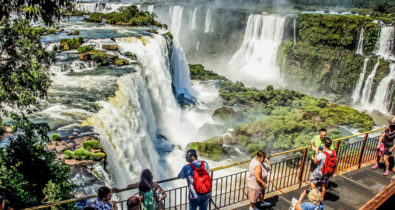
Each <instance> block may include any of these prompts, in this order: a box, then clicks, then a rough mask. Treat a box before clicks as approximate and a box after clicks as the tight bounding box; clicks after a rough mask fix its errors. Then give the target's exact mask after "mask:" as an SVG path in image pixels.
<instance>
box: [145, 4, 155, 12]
mask: <svg viewBox="0 0 395 210" xmlns="http://www.w3.org/2000/svg"><path fill="white" fill-rule="evenodd" d="M154 9H155V6H154V5H153V4H150V5H148V8H147V11H148V12H149V13H150V14H152V13H153V12H154Z"/></svg>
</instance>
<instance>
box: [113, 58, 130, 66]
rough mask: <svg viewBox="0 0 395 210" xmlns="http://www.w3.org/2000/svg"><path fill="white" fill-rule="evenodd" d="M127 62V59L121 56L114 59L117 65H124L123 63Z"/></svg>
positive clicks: (126, 63)
mask: <svg viewBox="0 0 395 210" xmlns="http://www.w3.org/2000/svg"><path fill="white" fill-rule="evenodd" d="M128 64H129V61H128V60H126V59H123V58H120V59H116V60H115V65H117V66H124V65H128Z"/></svg>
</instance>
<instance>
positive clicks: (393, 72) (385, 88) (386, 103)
mask: <svg viewBox="0 0 395 210" xmlns="http://www.w3.org/2000/svg"><path fill="white" fill-rule="evenodd" d="M394 81H395V63H391V64H390V73H389V74H388V76H386V77H384V78H383V79H382V80H381V81H380V84H379V86H378V87H377V91H376V94H375V96H374V99H373V102H372V104H373V105H374V106H375V108H376V109H377V110H380V111H382V112H387V110H389V108H390V105H391V99H392V98H391V96H392V93H393V90H391V89H390V88H391V84H392V83H393V82H394Z"/></svg>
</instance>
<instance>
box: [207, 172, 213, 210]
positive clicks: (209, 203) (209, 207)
mask: <svg viewBox="0 0 395 210" xmlns="http://www.w3.org/2000/svg"><path fill="white" fill-rule="evenodd" d="M210 176H211V197H210V201H209V202H208V209H209V210H211V201H212V197H213V188H214V187H213V179H214V171H211V174H210Z"/></svg>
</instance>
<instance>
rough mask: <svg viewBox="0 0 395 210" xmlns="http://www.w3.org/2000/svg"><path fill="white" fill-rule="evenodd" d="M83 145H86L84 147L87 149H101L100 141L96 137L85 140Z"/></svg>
mask: <svg viewBox="0 0 395 210" xmlns="http://www.w3.org/2000/svg"><path fill="white" fill-rule="evenodd" d="M82 147H84V149H86V150H90V149H100V148H101V146H100V142H99V141H98V140H96V139H92V140H89V141H84V142H83V143H82Z"/></svg>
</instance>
